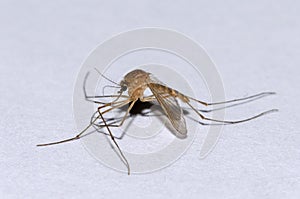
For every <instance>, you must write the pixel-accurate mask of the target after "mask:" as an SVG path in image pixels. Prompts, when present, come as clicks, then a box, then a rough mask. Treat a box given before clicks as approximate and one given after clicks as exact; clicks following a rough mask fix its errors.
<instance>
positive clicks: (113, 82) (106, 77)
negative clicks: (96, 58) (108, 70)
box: [94, 68, 120, 86]
mask: <svg viewBox="0 0 300 199" xmlns="http://www.w3.org/2000/svg"><path fill="white" fill-rule="evenodd" d="M94 69H95V70H96V71H97V72H98V73H99V75H101V76H102V77H103V78H104V79H106V80H108V81H110V82H111V83H113V84H115V85H118V86H120V84H118V83H116V82H115V81H113V80H111V79H109V78H108V77H106V76H104V75H103V74H102V73H101V72H100V71H99V70H98V69H97V68H94Z"/></svg>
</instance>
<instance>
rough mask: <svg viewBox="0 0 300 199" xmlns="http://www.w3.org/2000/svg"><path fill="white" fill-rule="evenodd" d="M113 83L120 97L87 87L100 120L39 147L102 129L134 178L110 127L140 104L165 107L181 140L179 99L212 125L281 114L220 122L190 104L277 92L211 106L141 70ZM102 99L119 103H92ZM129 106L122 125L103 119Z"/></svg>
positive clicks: (183, 127) (182, 125) (182, 120)
mask: <svg viewBox="0 0 300 199" xmlns="http://www.w3.org/2000/svg"><path fill="white" fill-rule="evenodd" d="M96 70H97V69H96ZM97 71H98V70H97ZM98 72H99V71H98ZM99 74H100V75H101V76H103V75H102V74H101V73H100V72H99ZM87 75H88V74H87ZM103 77H104V78H105V79H108V78H106V77H105V76H103ZM86 79H87V76H86V78H85V81H84V82H86ZM108 80H109V79H108ZM109 81H110V82H112V83H114V84H116V85H118V87H120V90H119V92H118V94H117V95H103V96H88V95H87V94H86V91H85V86H84V94H85V98H86V99H87V100H88V101H92V102H94V103H97V104H100V106H99V107H98V110H97V112H96V113H98V116H96V117H95V118H93V119H92V120H91V122H90V124H89V125H88V126H87V127H86V128H85V129H83V130H82V131H81V132H80V133H79V134H78V135H76V136H75V137H73V138H70V139H66V140H62V141H58V142H52V143H47V144H39V145H37V146H48V145H54V144H60V143H63V142H68V141H72V140H77V139H79V138H80V137H82V135H83V134H84V132H86V131H87V129H89V128H90V127H91V126H93V125H95V126H97V127H98V128H106V129H107V131H108V133H109V135H110V137H111V139H112V141H113V143H114V144H115V146H116V147H117V149H118V152H119V155H120V158H121V160H122V161H123V162H124V163H125V165H126V166H127V169H128V174H130V167H129V163H128V161H127V159H126V157H125V156H124V154H123V153H122V150H121V149H120V147H119V146H118V144H117V142H116V140H115V137H114V136H113V134H112V132H111V130H110V127H120V126H121V125H123V123H124V121H125V119H126V118H127V116H128V114H129V112H130V110H131V109H132V107H133V106H134V104H135V103H136V102H137V101H138V100H140V101H141V102H151V101H157V102H158V103H159V104H160V106H161V107H162V109H163V111H164V113H165V114H166V116H167V117H168V119H169V121H170V123H171V124H172V126H173V127H174V129H175V130H176V131H177V133H179V135H180V136H181V137H186V135H187V128H186V122H185V118H184V114H183V111H182V108H181V107H180V105H179V103H178V101H177V99H179V100H180V101H182V102H183V103H185V104H187V105H188V106H189V107H190V108H191V109H192V110H193V111H194V112H196V114H197V115H198V116H199V117H200V118H201V119H203V120H208V121H213V122H218V123H221V124H235V123H241V122H246V121H249V120H252V119H255V118H258V117H261V116H263V115H265V114H267V113H270V112H274V111H278V110H277V109H272V110H269V111H265V112H262V113H260V114H258V115H255V116H253V117H249V118H246V119H243V120H237V121H227V120H217V119H212V118H207V117H205V116H204V115H203V114H202V113H200V111H199V110H197V109H196V108H195V107H194V106H193V105H192V104H191V103H190V102H191V101H194V102H196V103H200V104H202V105H205V106H209V105H219V104H225V103H233V102H237V101H244V100H250V99H255V98H260V97H263V96H267V95H272V94H275V93H274V92H263V93H259V94H256V95H252V96H249V97H244V98H240V99H235V100H229V101H224V102H216V103H208V102H204V101H200V100H197V99H195V98H192V97H189V96H186V95H184V94H182V93H181V92H179V91H177V90H175V89H172V88H170V87H168V86H166V85H165V84H164V83H162V82H160V81H159V80H158V79H156V78H155V77H154V76H153V75H152V74H151V73H148V72H146V71H143V70H140V69H137V70H133V71H131V72H129V73H127V74H126V75H125V76H124V78H123V80H122V81H121V82H120V83H119V84H118V83H115V82H113V81H112V80H109ZM84 84H85V83H84ZM148 88H149V89H150V90H151V92H152V95H150V96H145V95H144V92H145V90H146V89H148ZM126 91H127V94H128V95H124V94H123V93H124V92H126ZM99 98H115V99H114V100H113V101H111V102H109V103H105V102H101V101H96V100H92V99H99ZM128 104H130V105H129V107H128V109H127V111H126V113H125V114H124V116H123V117H122V119H121V121H120V122H119V124H116V122H111V123H107V121H106V120H105V119H104V117H103V115H104V114H105V113H107V112H110V111H112V110H113V109H117V108H121V107H123V106H125V105H128ZM98 119H100V120H101V121H102V124H96V121H97V120H98Z"/></svg>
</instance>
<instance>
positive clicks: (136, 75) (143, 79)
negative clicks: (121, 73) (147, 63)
mask: <svg viewBox="0 0 300 199" xmlns="http://www.w3.org/2000/svg"><path fill="white" fill-rule="evenodd" d="M149 75H150V73H147V72H145V71H143V70H139V69H138V70H134V71H131V72H130V73H127V74H126V75H125V77H124V82H125V83H126V84H127V89H128V95H129V96H130V98H132V100H135V99H138V98H143V95H144V91H145V90H146V89H147V82H149Z"/></svg>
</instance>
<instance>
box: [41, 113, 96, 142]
mask: <svg viewBox="0 0 300 199" xmlns="http://www.w3.org/2000/svg"><path fill="white" fill-rule="evenodd" d="M99 118H100V116H98V117H96V118H95V119H94V120H93V121H92V122H91V123H90V124H89V125H88V126H86V127H85V128H84V129H83V130H82V131H81V132H80V133H79V134H77V135H76V136H75V137H72V138H69V139H65V140H61V141H58V142H51V143H46V144H38V145H36V146H48V145H54V144H60V143H64V142H69V141H73V140H77V139H79V138H80V136H81V135H82V134H83V133H84V132H86V131H87V130H88V129H89V128H90V127H91V126H92V125H93V124H94V123H95V122H96V121H97V120H98V119H99Z"/></svg>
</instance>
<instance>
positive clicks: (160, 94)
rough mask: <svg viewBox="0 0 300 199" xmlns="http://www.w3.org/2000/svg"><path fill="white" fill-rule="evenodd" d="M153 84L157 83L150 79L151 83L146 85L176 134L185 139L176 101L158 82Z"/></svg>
mask: <svg viewBox="0 0 300 199" xmlns="http://www.w3.org/2000/svg"><path fill="white" fill-rule="evenodd" d="M155 82H158V81H154V79H153V78H152V80H151V83H149V84H148V86H149V88H150V90H151V91H152V93H153V95H154V96H155V98H156V99H157V101H158V103H159V104H160V105H161V107H162V108H163V110H164V112H165V113H166V115H167V116H168V118H169V120H170V122H171V124H172V125H173V127H174V128H175V129H176V130H177V131H178V133H180V135H181V136H184V137H185V136H186V134H187V130H186V123H185V119H184V115H183V112H182V109H181V107H180V105H179V103H178V101H177V100H176V98H175V97H173V96H171V95H170V93H169V92H168V90H170V88H168V87H167V86H165V85H163V84H162V83H160V82H159V83H155Z"/></svg>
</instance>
